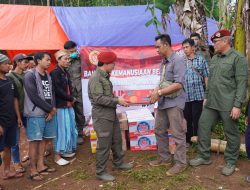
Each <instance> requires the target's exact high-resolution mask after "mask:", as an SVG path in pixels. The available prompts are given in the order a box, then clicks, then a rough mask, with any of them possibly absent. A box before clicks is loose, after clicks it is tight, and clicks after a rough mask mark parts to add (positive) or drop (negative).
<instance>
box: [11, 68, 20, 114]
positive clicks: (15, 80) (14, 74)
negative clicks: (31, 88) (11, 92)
mask: <svg viewBox="0 0 250 190" xmlns="http://www.w3.org/2000/svg"><path fill="white" fill-rule="evenodd" d="M7 76H9V77H11V78H13V79H14V82H15V85H16V88H17V92H18V102H19V110H20V113H21V114H23V108H24V90H23V79H24V73H23V74H21V75H20V74H18V73H13V72H11V73H8V74H7Z"/></svg>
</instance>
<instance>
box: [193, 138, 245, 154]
mask: <svg viewBox="0 0 250 190" xmlns="http://www.w3.org/2000/svg"><path fill="white" fill-rule="evenodd" d="M191 141H192V142H193V143H197V142H198V137H197V136H193V137H192V138H191ZM226 146H227V141H223V140H220V139H211V150H212V151H214V152H218V153H219V152H221V153H223V152H225V149H226ZM240 151H242V152H246V145H245V144H241V145H240Z"/></svg>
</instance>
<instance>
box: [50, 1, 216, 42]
mask: <svg viewBox="0 0 250 190" xmlns="http://www.w3.org/2000/svg"><path fill="white" fill-rule="evenodd" d="M52 8H53V10H54V12H55V15H56V17H57V19H58V21H59V23H60V25H61V27H62V28H63V30H64V32H65V33H66V34H67V36H68V37H69V39H70V40H73V41H75V42H77V44H78V45H79V46H147V45H153V44H154V37H155V36H156V35H157V32H156V29H155V27H154V26H153V25H150V26H149V27H146V26H145V23H147V21H149V20H150V19H151V18H152V15H151V13H150V11H147V12H146V11H145V10H146V5H138V6H115V7H114V6H113V7H52ZM156 16H157V18H159V19H160V17H161V12H160V10H158V9H156ZM170 17H171V21H170V23H168V26H167V33H168V34H170V36H171V39H172V44H178V43H181V42H182V41H183V40H184V39H185V36H184V35H183V34H182V33H181V30H180V27H179V25H178V24H177V23H176V22H175V15H174V14H173V13H170ZM208 30H209V36H211V35H212V34H213V33H214V32H215V31H216V30H217V26H216V22H215V21H213V20H211V19H209V18H208Z"/></svg>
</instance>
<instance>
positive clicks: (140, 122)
mask: <svg viewBox="0 0 250 190" xmlns="http://www.w3.org/2000/svg"><path fill="white" fill-rule="evenodd" d="M126 114H127V117H128V126H129V136H130V138H133V137H136V136H142V135H151V134H154V125H155V119H154V117H153V116H152V114H151V112H150V111H149V110H148V109H147V108H142V109H139V110H130V111H126Z"/></svg>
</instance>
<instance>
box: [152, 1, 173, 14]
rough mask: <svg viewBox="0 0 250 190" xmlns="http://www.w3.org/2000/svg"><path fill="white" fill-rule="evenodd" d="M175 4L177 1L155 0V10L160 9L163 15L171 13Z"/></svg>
mask: <svg viewBox="0 0 250 190" xmlns="http://www.w3.org/2000/svg"><path fill="white" fill-rule="evenodd" d="M174 3H175V0H168V1H166V0H155V8H157V9H160V10H161V11H162V12H163V13H169V8H170V7H171V6H172V5H173V4H174Z"/></svg>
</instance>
